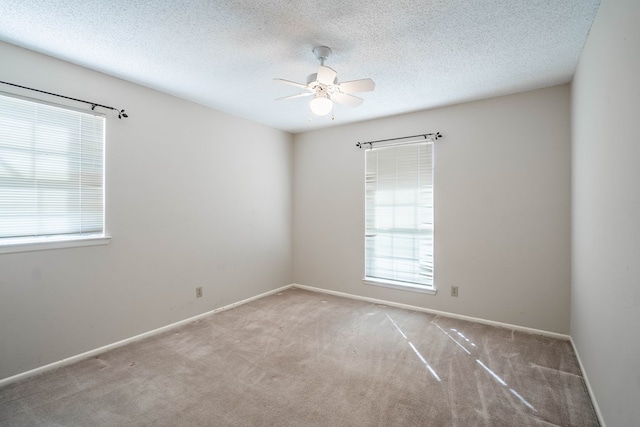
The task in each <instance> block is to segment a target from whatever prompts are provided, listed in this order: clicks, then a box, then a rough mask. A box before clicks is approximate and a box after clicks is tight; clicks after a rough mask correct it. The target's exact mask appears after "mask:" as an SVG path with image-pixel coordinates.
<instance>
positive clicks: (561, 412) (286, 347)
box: [0, 288, 598, 427]
mask: <svg viewBox="0 0 640 427" xmlns="http://www.w3.org/2000/svg"><path fill="white" fill-rule="evenodd" d="M0 425H2V426H460V427H470V426H492V427H494V426H519V427H520V426H567V427H569V426H575V427H589V426H597V425H598V421H597V417H596V414H595V412H594V409H593V407H592V404H591V401H590V399H589V395H588V393H587V390H586V388H585V385H584V381H583V378H582V374H581V372H580V369H579V366H578V362H577V360H576V357H575V354H574V352H573V349H572V347H571V344H570V343H569V342H567V341H564V340H558V339H553V338H548V337H544V336H540V335H535V334H528V333H524V332H518V331H513V330H510V329H506V328H500V327H495V326H488V325H484V324H479V323H474V322H468V321H463V320H458V319H453V318H449V317H444V316H437V315H434V314H429V313H423V312H414V311H410V310H405V309H400V308H394V307H388V306H384V305H380V304H373V303H369V302H364V301H358V300H353V299H347V298H341V297H336V296H331V295H326V294H321V293H315V292H310V291H306V290H301V289H295V288H292V289H287V290H285V291H282V292H280V293H278V294H274V295H270V296H267V297H264V298H261V299H258V300H254V301H251V302H249V303H247V304H244V305H241V306H238V307H235V308H233V309H230V310H227V311H222V312H218V313H216V314H212V315H210V316H207V317H205V318H202V319H200V320H197V321H194V322H191V323H189V324H186V325H183V326H181V327H178V328H176V329H172V330H170V331H167V332H165V333H162V334H159V335H155V336H153V337H150V338H147V339H144V340H141V341H138V342H135V343H132V344H129V345H126V346H123V347H120V348H117V349H114V350H111V351H108V352H106V353H104V354H101V355H99V356H95V357H92V358H89V359H86V360H83V361H80V362H77V363H75V364H73V365H69V366H64V367H61V368H58V369H55V370H52V371H49V372H45V373H43V374H40V375H38V376H35V377H32V378H28V379H25V380H23V381H20V382H17V383H12V384H9V385H7V386H5V387H2V388H0Z"/></svg>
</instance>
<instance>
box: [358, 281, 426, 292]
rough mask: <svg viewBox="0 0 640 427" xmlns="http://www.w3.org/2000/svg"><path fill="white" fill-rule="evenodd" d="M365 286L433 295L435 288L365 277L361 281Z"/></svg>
mask: <svg viewBox="0 0 640 427" xmlns="http://www.w3.org/2000/svg"><path fill="white" fill-rule="evenodd" d="M362 283H364V284H365V285H372V286H382V287H385V288H392V289H400V290H402V291H409V292H419V293H421V294H430V295H435V294H436V292H437V290H436V288H429V287H426V286H422V285H414V284H411V283H405V282H394V281H393V280H384V279H375V278H373V277H365V278H364V279H362Z"/></svg>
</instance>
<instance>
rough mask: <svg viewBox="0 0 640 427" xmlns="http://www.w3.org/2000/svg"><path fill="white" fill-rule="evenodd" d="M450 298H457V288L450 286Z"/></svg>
mask: <svg viewBox="0 0 640 427" xmlns="http://www.w3.org/2000/svg"><path fill="white" fill-rule="evenodd" d="M451 296H452V297H457V296H458V287H457V286H452V287H451Z"/></svg>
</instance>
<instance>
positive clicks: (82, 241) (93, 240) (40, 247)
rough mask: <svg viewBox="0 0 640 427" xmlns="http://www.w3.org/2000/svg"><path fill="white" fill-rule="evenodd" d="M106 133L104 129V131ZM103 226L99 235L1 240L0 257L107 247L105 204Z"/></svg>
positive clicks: (104, 150)
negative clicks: (23, 253) (100, 246)
mask: <svg viewBox="0 0 640 427" xmlns="http://www.w3.org/2000/svg"><path fill="white" fill-rule="evenodd" d="M0 94H1V95H3V96H6V97H11V98H16V99H22V100H25V101H29V102H34V103H39V104H43V105H49V106H52V107H56V108H62V109H66V110H70V111H76V112H79V113H83V114H89V115H93V116H96V117H103V118H106V116H105V115H104V114H102V113H99V112H96V111H93V110H92V111H87V110H84V109H80V108H75V107H72V106H69V105H62V104H57V103H53V102H48V101H45V100H41V99H36V98H31V97H27V96H21V95H17V94H12V93H7V92H4V91H0ZM105 133H106V129H105ZM102 161H103V176H102V179H103V194H102V196H103V203H104V198H105V197H106V188H105V174H106V135H105V137H104V139H103V160H102ZM103 209H104V210H103V221H104V222H103V226H102V228H103V229H102V232H101V233H94V234H83V235H77V234H76V235H74V234H67V235H59V236H57V235H43V236H37V237H9V238H1V239H0V255H2V254H11V253H21V252H34V251H44V250H51V249H66V248H76V247H88V246H99V245H108V244H109V243H110V242H111V236H110V235H108V234H107V233H106V230H105V227H106V215H107V212H106V204H104V208H103Z"/></svg>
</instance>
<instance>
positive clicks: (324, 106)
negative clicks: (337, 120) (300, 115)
mask: <svg viewBox="0 0 640 427" xmlns="http://www.w3.org/2000/svg"><path fill="white" fill-rule="evenodd" d="M309 108H311V112H313V114H315V115H316V116H326V115H327V114H329V113H330V112H331V109H332V108H333V102H332V101H331V100H330V99H329V98H327V97H324V96H319V97H317V98H313V99H312V100H311V102H310V103H309Z"/></svg>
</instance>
